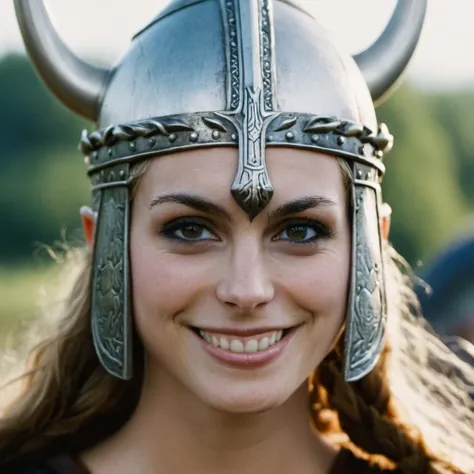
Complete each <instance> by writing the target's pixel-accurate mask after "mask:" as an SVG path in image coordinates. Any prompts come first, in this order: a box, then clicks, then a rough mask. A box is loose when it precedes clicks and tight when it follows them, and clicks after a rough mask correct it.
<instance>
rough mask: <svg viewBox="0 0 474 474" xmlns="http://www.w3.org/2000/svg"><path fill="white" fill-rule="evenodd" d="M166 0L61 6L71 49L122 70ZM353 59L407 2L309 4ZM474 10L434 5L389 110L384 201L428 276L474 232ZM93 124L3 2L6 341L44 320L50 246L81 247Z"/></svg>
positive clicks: (0, 181) (0, 101) (323, 0)
mask: <svg viewBox="0 0 474 474" xmlns="http://www.w3.org/2000/svg"><path fill="white" fill-rule="evenodd" d="M167 3H168V1H166V0H136V1H135V2H129V1H126V0H120V1H119V0H100V2H97V0H68V1H67V2H65V1H63V0H50V1H47V2H46V4H47V6H48V8H49V10H50V12H51V14H52V16H53V20H54V23H55V25H56V27H57V29H58V31H59V33H60V35H61V36H62V37H63V38H64V40H65V41H66V43H67V44H68V45H69V46H70V47H71V48H72V49H73V50H74V51H75V52H76V53H77V54H78V55H80V56H82V57H84V58H87V59H90V60H92V61H95V62H96V63H101V64H107V65H110V64H113V63H115V62H116V61H118V60H119V59H120V56H121V55H122V54H123V53H124V52H125V51H126V49H127V44H128V43H129V41H130V38H131V37H132V35H133V34H134V32H136V31H137V30H138V29H140V27H142V26H143V25H144V24H145V23H146V22H147V21H148V20H150V19H151V18H152V17H153V16H154V15H155V14H156V12H157V11H158V10H160V9H161V8H162V7H163V6H164V5H165V4H167ZM303 3H306V4H307V5H308V6H309V8H310V9H312V10H313V11H314V12H315V14H316V15H317V16H318V17H320V18H321V21H322V22H323V23H324V24H326V25H327V26H328V28H329V29H331V30H332V31H333V33H334V35H335V36H336V37H337V39H338V40H339V41H340V43H341V44H342V45H343V47H345V48H346V49H349V51H350V52H352V53H356V52H358V51H360V50H362V49H364V48H365V47H367V46H368V45H369V44H370V43H371V42H372V41H374V39H375V38H376V37H377V36H378V34H379V33H380V32H381V30H382V29H383V27H384V26H385V24H386V22H387V21H388V19H389V17H390V14H391V12H392V10H393V8H394V5H395V0H390V1H384V2H381V1H380V0H358V1H349V0H331V1H329V0H306V1H303ZM473 19H474V3H472V1H471V0H450V1H449V2H447V1H446V0H429V9H428V15H427V20H426V26H425V28H424V32H423V36H422V39H421V42H420V45H419V48H418V50H417V52H416V55H415V57H414V59H413V61H412V63H411V64H410V67H409V70H408V71H407V74H406V75H405V78H404V81H403V84H402V85H401V87H400V88H399V89H398V90H397V92H396V93H395V94H393V95H392V97H391V98H390V99H389V100H388V101H387V102H386V103H385V104H384V105H383V106H381V107H380V108H379V109H378V114H379V119H380V121H383V122H386V123H387V124H388V125H389V127H390V130H391V132H392V133H393V134H394V135H395V137H396V142H395V148H394V150H393V151H392V152H391V153H390V154H389V155H388V156H387V157H386V159H385V162H386V165H387V168H388V172H387V175H386V179H385V181H384V196H385V199H386V201H387V202H388V203H389V204H390V205H391V206H392V209H393V218H392V233H391V240H392V242H393V244H394V246H395V248H396V249H397V250H398V251H399V252H400V253H401V254H402V255H404V256H405V258H406V259H407V260H408V261H409V263H410V264H411V265H412V266H413V267H414V268H415V270H416V271H417V272H419V273H423V268H424V267H426V266H427V265H428V266H429V265H430V263H431V262H432V261H433V260H434V259H435V257H436V255H437V254H438V253H439V252H440V251H442V250H443V249H444V248H445V247H446V246H450V245H452V244H453V242H456V241H459V240H462V239H463V238H465V237H466V236H468V235H474V156H473V155H474V57H473V55H472V51H473V50H474V28H473V27H472V22H473ZM83 128H88V129H89V130H91V129H93V124H90V123H87V122H85V121H84V120H82V119H80V118H78V117H76V116H74V115H73V114H72V113H71V112H69V111H68V110H67V109H66V108H65V107H64V106H62V104H60V103H59V102H58V101H57V100H56V99H55V98H54V97H53V96H52V95H51V94H50V93H49V92H48V91H47V90H46V88H45V87H44V86H43V84H42V83H41V82H40V81H39V79H38V78H37V76H36V74H35V73H34V71H33V69H32V67H31V65H30V64H29V62H28V60H27V58H26V56H25V52H24V48H23V45H22V41H21V37H20V34H19V30H18V27H17V25H16V19H15V15H14V9H13V5H12V2H11V0H8V1H7V0H3V1H2V2H0V149H1V153H0V229H1V232H0V343H1V340H2V338H3V337H4V335H5V334H7V333H8V331H9V330H10V329H11V328H12V327H14V326H16V325H18V324H19V322H21V321H24V320H25V319H28V318H29V317H31V316H32V315H33V314H34V311H33V308H34V306H35V303H36V302H37V300H38V295H39V294H40V293H39V292H40V288H41V287H42V285H43V283H44V282H45V281H46V280H47V279H48V276H49V274H50V272H51V268H52V263H51V259H50V258H49V257H48V255H47V251H46V250H45V246H44V245H45V244H46V245H53V246H54V245H57V243H58V242H64V241H69V242H73V243H77V242H80V239H81V237H80V232H79V231H78V229H79V225H80V221H79V215H78V211H79V207H80V206H81V205H82V204H87V203H88V202H89V183H88V181H87V178H86V176H85V165H84V163H83V159H82V156H81V154H80V153H79V152H78V151H77V143H78V141H79V137H80V133H81V130H82V129H83Z"/></svg>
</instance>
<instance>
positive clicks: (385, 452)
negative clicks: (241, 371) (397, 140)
mask: <svg viewBox="0 0 474 474" xmlns="http://www.w3.org/2000/svg"><path fill="white" fill-rule="evenodd" d="M341 165H342V169H343V172H344V175H345V179H346V181H347V182H348V183H350V176H348V167H347V165H346V164H345V162H343V161H341ZM146 167H147V164H146V163H141V164H139V165H136V166H135V167H134V172H133V174H134V176H135V183H134V190H136V188H137V185H138V182H139V178H140V176H142V174H143V172H144V171H145V170H146ZM132 196H133V192H132ZM384 254H385V260H386V265H385V267H386V269H385V271H386V274H387V280H388V286H389V302H388V303H389V326H388V328H387V335H386V345H385V348H384V350H383V353H382V356H381V357H380V360H379V362H378V364H377V365H376V367H375V368H374V369H373V370H372V372H371V373H370V374H368V375H367V376H365V377H364V378H363V379H362V380H360V381H358V382H355V383H348V382H345V381H344V377H343V373H342V354H343V347H342V343H341V341H342V340H343V338H340V340H339V342H338V343H337V344H336V345H335V347H334V348H333V350H332V351H331V352H330V353H329V354H328V356H327V357H326V358H325V360H324V361H323V362H322V363H321V365H320V366H319V367H317V369H316V370H315V371H314V373H313V374H312V375H311V377H310V378H309V397H308V399H309V407H310V420H311V421H312V422H313V424H314V427H315V429H317V430H318V431H319V432H320V433H321V434H322V435H323V436H325V437H327V438H328V439H330V440H332V441H333V442H334V443H336V444H339V445H341V446H346V447H348V448H349V449H351V450H352V451H353V452H354V453H355V454H356V455H357V456H359V457H361V458H365V459H367V460H369V461H370V462H372V463H376V464H378V465H380V466H382V467H383V468H384V469H389V470H390V469H395V468H396V469H398V471H397V472H401V473H403V474H423V473H432V472H449V473H453V474H454V473H463V474H467V473H469V472H474V466H473V464H474V461H473V459H474V447H473V446H474V435H473V434H472V432H471V430H470V428H469V423H473V422H474V415H473V414H472V413H473V412H472V411H470V410H469V409H468V408H469V407H468V398H469V397H468V396H467V393H465V392H463V386H462V384H461V382H460V380H462V379H463V377H464V378H465V377H468V376H472V374H471V373H470V372H469V368H468V367H467V366H464V365H462V363H461V362H460V361H459V359H457V357H456V356H455V355H454V354H452V353H451V352H449V354H448V352H446V351H445V352H444V353H443V354H439V351H444V350H445V349H444V346H443V345H442V344H441V343H440V342H439V340H438V339H437V338H436V336H435V335H434V334H432V333H431V332H430V331H429V329H428V328H426V327H425V325H424V324H423V323H422V322H421V319H420V318H419V317H418V316H417V315H416V314H415V313H416V312H417V307H418V306H417V302H416V298H415V296H414V294H413V292H412V291H411V289H410V287H409V284H408V282H409V279H410V278H409V274H408V273H407V269H408V266H407V265H406V264H405V263H404V262H403V261H402V259H401V258H400V257H399V256H398V255H397V254H396V252H395V251H394V250H393V249H392V248H391V247H390V246H389V245H388V244H386V246H385V249H384ZM67 260H68V261H67V265H66V269H67V270H66V273H67V275H68V276H69V277H70V280H71V281H72V283H71V285H70V286H69V288H68V289H67V292H66V294H67V297H66V298H65V299H64V300H63V301H62V302H61V303H60V304H59V305H58V308H57V312H58V314H59V318H58V319H57V320H56V321H55V323H54V328H53V329H51V330H50V333H49V334H48V335H47V336H46V337H44V338H43V340H42V342H40V343H39V344H38V345H37V346H36V347H35V348H34V349H33V350H32V351H31V353H30V356H29V358H28V364H27V367H28V368H27V370H26V372H24V373H23V374H22V375H21V376H20V377H19V378H18V379H16V380H15V382H14V383H15V384H16V386H17V387H18V389H19V392H17V394H16V396H15V397H14V400H13V402H11V403H10V404H9V405H8V407H7V409H6V410H5V412H4V415H3V417H2V418H0V465H1V464H2V463H6V462H9V461H14V460H16V459H24V458H28V459H32V460H35V459H37V458H38V459H39V458H41V457H44V456H48V455H53V454H57V453H58V452H71V453H74V452H76V453H77V452H81V451H83V450H86V449H88V448H90V447H92V446H94V445H95V444H97V443H99V442H101V441H102V440H104V439H106V438H107V437H109V436H111V435H112V434H113V433H115V432H116V431H117V430H118V429H119V428H120V427H121V426H123V425H124V424H125V423H126V421H127V420H128V419H129V418H130V416H131V415H132V413H133V411H134V409H135V407H136V405H137V403H138V398H139V395H140V390H141V381H142V379H143V365H144V364H143V355H142V353H141V347H140V344H135V347H136V348H137V350H136V354H135V357H134V378H133V380H132V381H122V380H119V379H116V378H115V377H113V376H111V375H110V374H108V373H107V372H106V371H105V370H104V369H103V367H102V366H101V364H100V363H99V360H98V358H97V356H96V354H95V350H94V346H93V342H92V334H91V328H90V321H89V318H90V308H91V294H90V293H91V292H90V288H91V281H90V278H91V262H92V252H91V251H90V249H79V250H70V251H69V252H68V256H67ZM446 350H447V349H446ZM420 354H421V355H420ZM448 356H449V357H448ZM440 357H442V358H443V363H444V364H445V366H444V369H443V368H442V370H439V366H438V368H437V369H436V370H433V368H432V367H433V361H435V362H436V361H437V360H438V361H439V358H440ZM447 361H448V362H449V363H450V365H449V367H448V366H446V364H447V363H448V362H447ZM434 366H436V364H434ZM453 368H454V369H456V370H454V372H453ZM453 374H454V375H453ZM460 374H461V375H460ZM432 390H433V391H436V390H437V391H438V393H437V394H436V396H432V395H433V393H434V392H433V393H432ZM440 393H441V394H443V393H444V398H443V396H439V394H440ZM413 397H415V398H413ZM415 400H417V402H415ZM402 402H403V403H402ZM448 402H449V406H448ZM420 407H423V410H420ZM471 408H472V405H471ZM420 412H423V413H421V414H420ZM436 420H437V421H436ZM436 423H438V424H439V425H436ZM447 426H449V427H450V429H451V432H450V433H448V437H449V440H448V441H449V442H447V440H446V438H445V433H447V431H446V430H447V428H446V427H447ZM441 446H443V447H444V448H445V452H444V453H443V452H441V451H440V450H439V448H440V447H441ZM471 469H473V470H472V471H471Z"/></svg>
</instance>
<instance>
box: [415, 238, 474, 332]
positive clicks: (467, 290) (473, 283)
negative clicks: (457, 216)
mask: <svg viewBox="0 0 474 474" xmlns="http://www.w3.org/2000/svg"><path fill="white" fill-rule="evenodd" d="M421 278H422V279H423V280H424V281H425V282H426V283H427V285H428V286H429V288H426V286H425V285H423V284H421V282H420V284H418V285H416V287H415V291H416V293H417V295H418V298H419V299H420V303H421V307H422V311H423V315H424V316H425V318H426V319H427V320H428V321H429V323H430V324H431V325H432V326H433V328H434V329H435V331H436V332H438V333H439V334H442V335H455V332H454V329H455V328H456V326H461V325H467V324H472V326H473V327H474V236H470V237H469V238H467V239H464V240H462V241H461V242H456V243H455V244H452V245H450V246H449V247H448V248H447V249H446V250H444V251H443V252H441V253H440V254H439V256H438V257H437V258H436V259H435V260H434V261H433V263H432V264H431V265H430V266H429V267H427V268H426V269H425V271H424V272H423V274H422V275H421Z"/></svg>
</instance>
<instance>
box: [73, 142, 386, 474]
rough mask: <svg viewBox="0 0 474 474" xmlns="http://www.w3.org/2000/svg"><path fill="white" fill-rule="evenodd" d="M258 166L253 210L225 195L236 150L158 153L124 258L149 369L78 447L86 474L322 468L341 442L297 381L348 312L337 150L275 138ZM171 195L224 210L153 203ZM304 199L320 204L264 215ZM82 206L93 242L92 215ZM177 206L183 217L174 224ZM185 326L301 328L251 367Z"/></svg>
mask: <svg viewBox="0 0 474 474" xmlns="http://www.w3.org/2000/svg"><path fill="white" fill-rule="evenodd" d="M267 166H268V170H269V174H270V178H271V181H272V184H273V186H274V189H275V193H274V196H273V199H272V201H271V202H270V204H269V205H268V206H267V208H266V209H264V210H263V211H262V213H261V214H259V215H258V216H257V217H256V218H255V219H254V220H253V221H252V222H250V221H249V218H248V216H247V214H245V212H244V211H242V209H241V208H240V207H239V206H238V205H237V203H236V202H235V201H234V199H233V198H232V196H231V194H230V187H231V183H232V181H233V179H234V176H235V172H236V169H237V150H235V149H230V148H229V149H227V148H214V149H206V150H196V151H192V152H183V153H178V154H173V155H168V156H164V157H161V158H159V159H156V160H154V161H152V163H151V165H150V167H149V169H148V170H147V171H146V173H145V175H144V176H143V178H142V180H141V182H140V185H139V188H138V191H137V194H136V196H135V199H134V202H133V205H132V223H131V244H130V256H131V271H132V291H133V308H134V318H135V325H136V327H137V330H138V333H139V337H140V339H141V341H142V343H143V345H144V348H145V353H146V369H145V374H146V375H145V381H144V385H143V390H142V396H141V399H140V402H139V406H138V408H137V410H136V412H135V414H134V415H133V417H132V419H131V420H130V422H129V423H128V424H127V425H126V426H125V427H124V428H123V429H122V430H121V431H120V432H119V433H117V434H116V435H115V436H114V437H112V438H111V439H109V440H107V441H106V442H104V443H102V444H101V445H99V446H97V447H96V448H94V449H93V450H92V451H90V452H87V453H84V454H83V455H82V456H81V459H82V461H83V463H84V464H85V465H86V466H87V468H88V469H89V470H90V471H91V472H92V473H94V474H102V473H104V474H105V473H108V472H114V473H122V472H123V473H125V472H141V473H143V474H147V473H158V474H159V473H162V472H163V473H165V472H166V473H181V472H183V473H184V472H193V473H201V472H202V473H204V472H213V473H216V474H220V473H222V474H223V473H226V474H231V473H242V472H245V473H246V474H257V473H258V474H260V473H262V472H265V473H268V474H271V473H277V472H278V473H281V472H298V473H300V474H305V473H308V474H309V473H312V474H317V473H327V472H329V469H330V466H331V464H332V462H333V461H334V458H335V455H336V449H335V448H332V447H330V446H328V445H327V444H326V443H325V442H324V440H323V439H322V438H321V437H320V436H319V435H318V434H317V433H313V432H312V431H311V428H310V425H309V415H308V406H307V403H308V402H307V386H306V380H307V377H308V376H309V374H310V373H311V372H312V371H313V370H314V369H315V368H316V367H317V366H318V364H319V363H320V362H321V360H322V359H323V358H324V357H325V356H326V354H327V353H328V352H329V351H330V349H331V347H332V346H333V344H334V343H335V341H336V340H337V338H338V336H339V334H340V331H341V329H342V326H343V322H344V317H345V311H346V303H347V293H348V287H349V270H350V255H351V249H350V226H349V219H348V215H347V196H346V192H345V189H344V183H343V176H342V172H341V168H340V166H339V163H338V161H337V160H336V159H335V158H334V157H331V156H327V155H323V154H318V153H314V152H308V151H303V150H294V149H282V148H279V149H271V148H270V149H268V150H267ZM178 193H179V194H186V195H193V196H198V197H199V198H201V199H204V200H206V201H209V202H211V203H212V204H214V205H216V206H219V207H220V208H221V209H222V210H223V211H224V212H225V215H218V214H216V213H215V212H211V213H210V212H207V211H204V210H196V209H195V208H192V207H189V206H188V205H185V204H183V203H177V202H169V201H170V199H169V198H166V199H165V200H166V201H167V202H160V201H163V198H164V196H169V195H171V194H173V195H176V194H178ZM309 197H311V198H317V199H316V200H317V201H323V202H320V203H319V204H318V205H316V206H314V207H311V208H309V209H306V210H304V211H302V212H298V213H292V214H289V215H286V216H280V217H277V216H272V213H274V212H275V211H276V210H277V209H278V208H281V206H283V205H285V204H287V203H288V202H290V201H294V200H298V199H302V198H309ZM313 204H314V203H313ZM81 214H82V219H83V223H84V230H85V233H86V237H87V238H88V240H89V242H91V241H92V236H93V227H94V226H93V216H92V215H90V213H87V212H82V213H81ZM184 217H185V218H192V219H193V223H192V225H191V227H189V222H187V223H185V224H183V225H182V226H181V227H180V228H177V227H176V226H175V225H173V228H172V230H171V231H170V222H176V220H177V219H181V218H184ZM295 221H298V222H295ZM186 226H187V227H186ZM199 226H204V228H203V227H199ZM321 226H323V227H321ZM385 227H386V232H388V219H386V222H385ZM323 228H324V229H325V230H324V229H323ZM163 232H165V233H166V235H164V234H163ZM170 236H174V237H177V236H179V237H181V238H182V237H183V236H186V237H187V238H192V239H193V243H191V244H189V243H184V242H183V241H182V240H181V241H180V240H178V239H176V238H174V239H173V238H171V237H170ZM308 239H313V241H311V242H309V243H301V240H308ZM191 327H199V328H213V329H217V328H219V329H223V330H234V329H255V328H267V329H269V328H272V329H273V328H289V327H297V329H296V330H294V332H293V333H292V335H291V337H289V340H288V342H287V344H286V346H285V348H284V349H283V351H282V352H281V354H280V355H279V357H277V358H276V359H275V360H273V361H272V362H270V363H268V364H266V365H264V366H262V367H258V368H252V369H249V368H236V367H231V366H228V365H226V364H224V363H222V362H221V361H219V360H216V359H215V358H213V357H212V356H211V355H210V354H209V353H208V351H206V350H205V347H204V343H203V341H202V340H201V339H200V338H199V336H197V335H196V334H195V332H194V331H193V330H191V329H190V328H191ZM183 453H186V456H183Z"/></svg>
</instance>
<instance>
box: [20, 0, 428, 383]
mask: <svg viewBox="0 0 474 474" xmlns="http://www.w3.org/2000/svg"><path fill="white" fill-rule="evenodd" d="M426 5H427V0H417V1H413V0H399V1H398V3H397V6H396V8H395V10H394V12H393V15H392V17H391V19H390V21H389V23H388V25H387V27H386V29H385V30H384V32H383V33H382V35H381V36H380V37H379V39H378V40H377V41H376V42H375V43H374V44H373V45H372V46H371V47H369V48H368V49H367V50H366V51H364V52H362V53H360V54H358V55H356V56H354V57H351V56H350V55H349V54H346V53H344V52H342V51H340V50H339V49H338V48H337V47H336V45H335V44H334V41H333V40H332V39H331V38H330V35H329V34H328V33H327V31H326V30H325V29H324V28H323V27H322V26H321V25H320V24H319V23H318V22H317V20H316V18H314V17H313V16H312V15H311V14H310V13H308V12H307V11H306V10H305V8H304V6H303V5H302V4H298V3H296V0H173V1H171V3H170V4H169V5H168V6H167V7H166V8H165V9H164V10H163V11H161V13H159V14H158V16H157V17H156V18H154V19H153V20H152V21H151V22H150V23H149V24H148V25H147V26H145V27H144V28H143V29H142V30H140V31H139V32H138V33H137V34H136V35H135V36H134V38H133V40H132V42H131V45H130V47H129V49H128V51H127V52H126V54H125V55H124V56H123V58H122V59H121V60H120V61H119V62H118V64H117V65H115V66H114V67H112V68H109V69H106V68H100V67H97V66H94V65H92V64H89V63H86V62H85V61H83V60H81V59H79V58H78V57H77V56H75V55H74V54H73V53H72V52H71V51H70V50H69V49H68V48H67V46H66V45H65V44H64V43H63V41H62V40H61V39H60V37H59V36H58V34H57V33H56V32H55V30H54V28H53V26H52V23H51V21H50V19H49V17H48V14H47V12H46V9H45V7H44V4H43V1H42V0H15V8H16V12H17V18H18V21H19V24H20V28H21V31H22V35H23V38H24V41H25V44H26V48H27V50H28V52H29V54H30V57H31V59H32V61H33V63H34V64H35V66H36V68H37V71H38V72H39V75H40V76H41V77H42V79H43V80H44V81H45V82H46V84H47V85H48V87H49V88H50V89H51V91H52V92H53V93H54V94H55V95H56V96H57V97H58V98H59V99H60V100H61V101H62V102H63V103H64V104H65V105H66V106H68V107H69V108H70V109H71V110H73V111H74V112H76V113H77V114H79V115H82V116H83V117H86V118H88V119H90V120H92V121H94V122H95V123H96V124H97V128H98V129H97V131H94V132H92V133H87V132H86V131H84V132H83V135H82V139H81V141H80V149H81V151H82V152H83V154H84V155H85V157H86V163H87V165H88V171H87V172H88V175H89V177H90V179H91V182H92V193H93V208H94V210H95V211H96V212H97V215H98V218H97V225H96V230H95V239H94V254H93V267H92V280H91V281H92V306H91V325H92V335H93V340H94V345H95V349H96V351H97V355H98V357H99V360H100V361H101V363H102V365H103V366H104V367H105V369H106V370H107V371H108V372H110V373H111V374H113V375H114V376H116V377H119V378H121V379H129V378H131V377H132V365H133V364H132V339H133V338H132V334H133V322H132V314H131V291H130V263H129V227H130V185H131V178H130V167H131V165H132V164H133V163H136V162H138V161H140V160H144V159H150V158H155V157H159V156H161V155H163V154H169V153H173V152H175V151H181V150H190V149H195V148H202V147H216V146H231V147H237V148H238V156H239V158H238V166H237V169H236V174H235V179H234V181H233V183H232V186H231V193H232V196H233V197H234V199H235V200H236V202H237V203H238V204H239V205H240V207H241V208H242V209H243V210H244V211H245V212H246V213H247V214H248V216H249V219H253V218H254V217H255V216H256V215H258V214H259V213H260V212H261V211H262V209H264V208H265V206H266V205H267V204H268V203H269V201H270V200H271V198H272V194H273V187H272V183H271V176H269V173H268V171H267V167H266V163H265V151H266V149H267V148H268V147H282V146H283V147H294V148H301V149H306V150H315V151H318V152H323V153H326V154H328V155H330V156H334V157H339V158H342V159H344V160H345V161H346V162H347V164H348V165H349V168H350V170H351V187H350V197H351V203H352V206H351V209H352V210H351V212H352V216H351V217H352V257H351V258H352V267H351V268H352V269H351V284H350V291H349V299H348V307H347V318H346V327H345V341H344V376H345V379H346V380H347V381H355V380H358V379H360V378H361V377H363V376H364V375H366V374H367V373H368V372H370V371H371V370H372V368H373V367H374V366H375V364H376V363H377V360H378V357H379V355H380V352H381V350H382V347H383V340H384V330H385V325H386V312H387V309H386V293H385V284H384V268H383V266H384V265H383V259H382V250H381V245H382V239H381V231H380V211H381V204H382V200H381V199H382V198H381V188H380V184H381V181H382V177H383V174H384V171H385V167H384V164H383V162H382V158H383V155H384V153H386V152H387V151H389V149H390V148H391V146H392V143H393V137H392V136H391V135H390V133H389V131H388V129H387V127H386V126H385V125H384V124H380V125H377V122H376V117H375V111H374V103H377V102H379V101H381V99H382V97H383V96H386V94H387V92H388V91H389V89H391V88H392V86H393V85H394V83H395V82H396V81H397V80H398V78H399V77H400V75H401V74H402V72H403V71H404V69H405V68H406V66H407V64H408V62H409V60H410V58H411V56H412V54H413V52H414V50H415V48H416V45H417V43H418V39H419V36H420V32H421V29H422V25H423V21H424V17H425V12H426ZM288 159H291V157H289V158H288Z"/></svg>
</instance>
